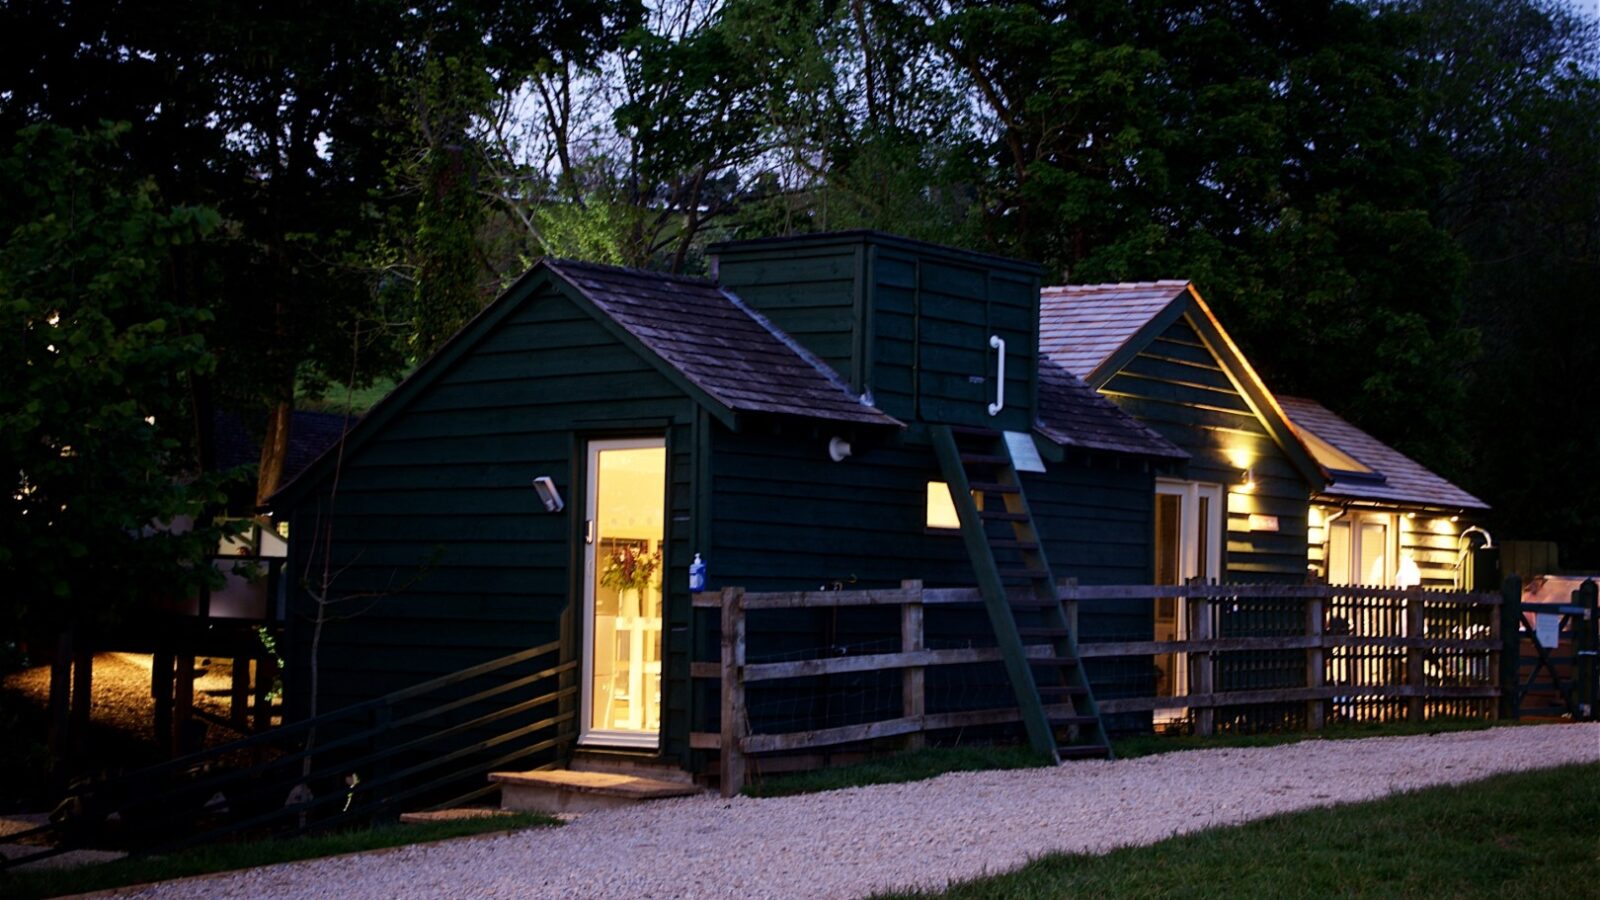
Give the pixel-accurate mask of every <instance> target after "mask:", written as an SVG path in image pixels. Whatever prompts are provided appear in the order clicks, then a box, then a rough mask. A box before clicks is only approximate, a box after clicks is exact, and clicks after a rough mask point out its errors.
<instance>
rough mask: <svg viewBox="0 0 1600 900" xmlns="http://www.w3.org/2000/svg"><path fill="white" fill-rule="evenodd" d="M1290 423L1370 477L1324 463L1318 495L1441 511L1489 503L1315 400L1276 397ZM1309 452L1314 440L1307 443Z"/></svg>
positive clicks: (1477, 507) (1486, 505) (1485, 506)
mask: <svg viewBox="0 0 1600 900" xmlns="http://www.w3.org/2000/svg"><path fill="white" fill-rule="evenodd" d="M1278 403H1279V404H1280V405H1281V406H1282V407H1283V411H1284V412H1285V413H1287V414H1288V416H1289V421H1290V422H1292V423H1294V426H1295V427H1296V428H1298V429H1300V430H1301V431H1305V432H1310V434H1311V435H1312V436H1313V437H1314V438H1315V439H1316V440H1320V441H1323V442H1325V443H1327V444H1331V445H1332V446H1333V448H1334V449H1335V450H1336V451H1338V452H1339V453H1341V454H1344V455H1345V456H1347V457H1349V458H1350V459H1352V460H1354V461H1355V462H1356V463H1358V464H1359V465H1361V466H1364V467H1365V468H1366V469H1368V470H1370V472H1341V471H1339V469H1338V468H1337V465H1338V464H1337V463H1334V464H1329V463H1328V462H1326V461H1324V460H1319V462H1323V469H1324V470H1325V471H1326V472H1327V473H1328V478H1329V480H1328V482H1327V485H1326V486H1325V487H1324V488H1323V489H1322V490H1321V491H1319V493H1320V494H1322V495H1324V496H1328V497H1332V498H1340V499H1352V500H1390V501H1394V502H1396V503H1412V504H1418V505H1421V506H1429V507H1441V508H1445V509H1455V508H1459V509H1488V508H1489V504H1487V503H1484V502H1483V501H1482V500H1479V499H1478V498H1477V497H1474V496H1472V495H1471V494H1469V493H1467V492H1466V491H1464V490H1462V489H1461V488H1458V487H1456V486H1455V485H1453V484H1451V483H1450V482H1449V481H1446V480H1445V479H1444V478H1442V477H1440V476H1438V475H1436V474H1434V473H1433V472H1431V471H1429V470H1428V469H1427V468H1426V467H1424V466H1423V465H1422V464H1421V463H1419V462H1417V461H1415V460H1413V459H1411V458H1410V457H1408V456H1406V455H1405V454H1403V453H1401V452H1400V451H1398V450H1396V449H1394V448H1393V447H1390V446H1389V445H1388V444H1385V443H1383V442H1382V441H1380V440H1378V439H1377V438H1375V437H1373V436H1372V435H1370V434H1368V433H1366V432H1365V431H1362V430H1361V429H1359V428H1357V427H1356V426H1354V425H1352V424H1350V423H1349V422H1347V421H1345V420H1344V419H1342V418H1340V417H1339V416H1338V415H1335V414H1334V413H1333V412H1332V411H1331V410H1329V409H1328V408H1327V407H1326V406H1323V405H1322V404H1320V403H1318V402H1317V401H1315V400H1307V399H1304V398H1301V397H1285V396H1282V395H1279V397H1278ZM1311 443H1312V447H1313V452H1315V450H1316V444H1315V441H1313V442H1311Z"/></svg>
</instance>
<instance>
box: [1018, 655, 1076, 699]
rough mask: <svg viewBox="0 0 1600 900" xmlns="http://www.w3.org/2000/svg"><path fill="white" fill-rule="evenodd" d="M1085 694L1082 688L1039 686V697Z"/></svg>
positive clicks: (1055, 685)
mask: <svg viewBox="0 0 1600 900" xmlns="http://www.w3.org/2000/svg"><path fill="white" fill-rule="evenodd" d="M1030 661H1031V660H1030ZM1087 693H1088V691H1085V690H1084V689H1083V688H1081V687H1076V686H1074V685H1070V684H1049V685H1040V686H1039V696H1040V697H1081V696H1083V695H1084V694H1087Z"/></svg>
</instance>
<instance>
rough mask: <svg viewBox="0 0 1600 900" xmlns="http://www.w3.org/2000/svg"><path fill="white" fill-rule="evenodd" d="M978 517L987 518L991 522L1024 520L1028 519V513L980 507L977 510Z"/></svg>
mask: <svg viewBox="0 0 1600 900" xmlns="http://www.w3.org/2000/svg"><path fill="white" fill-rule="evenodd" d="M978 518H980V519H988V520H989V521H991V522H1026V521H1028V514H1027V513H1014V512H1006V511H1005V510H1001V509H980V510H978Z"/></svg>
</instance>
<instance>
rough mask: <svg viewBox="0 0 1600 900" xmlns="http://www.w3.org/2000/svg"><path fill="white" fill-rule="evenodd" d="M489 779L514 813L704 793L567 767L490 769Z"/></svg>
mask: <svg viewBox="0 0 1600 900" xmlns="http://www.w3.org/2000/svg"><path fill="white" fill-rule="evenodd" d="M489 780H490V781H492V782H496V783H498V784H499V785H500V808H501V809H509V810H515V811H517V812H542V813H552V814H554V813H579V812H593V811H595V810H601V809H617V808H619V807H624V806H631V805H633V804H635V803H642V802H644V801H647V800H664V799H667V798H669V797H692V796H694V795H696V794H700V793H704V791H703V790H702V789H701V788H698V787H695V786H694V785H689V784H682V783H679V782H671V781H661V780H659V779H655V778H643V777H640V776H637V775H622V774H617V773H613V772H574V771H572V770H570V769H551V770H544V771H535V772H494V773H491V774H490V775H489Z"/></svg>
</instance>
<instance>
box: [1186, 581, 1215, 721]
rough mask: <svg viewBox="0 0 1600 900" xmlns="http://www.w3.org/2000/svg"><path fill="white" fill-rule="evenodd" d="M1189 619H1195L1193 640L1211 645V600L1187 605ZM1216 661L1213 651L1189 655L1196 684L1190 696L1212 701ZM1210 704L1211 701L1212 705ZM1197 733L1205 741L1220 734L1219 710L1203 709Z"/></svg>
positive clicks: (1195, 600) (1198, 599)
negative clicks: (1218, 730) (1203, 697)
mask: <svg viewBox="0 0 1600 900" xmlns="http://www.w3.org/2000/svg"><path fill="white" fill-rule="evenodd" d="M1185 605H1186V606H1187V607H1188V610H1189V615H1190V616H1191V617H1192V618H1193V621H1194V625H1193V627H1191V628H1190V629H1189V640H1191V641H1209V640H1211V639H1212V638H1213V637H1214V635H1213V634H1212V630H1211V598H1210V597H1204V596H1202V597H1190V598H1189V602H1188V603H1187V604H1185ZM1214 660H1215V657H1214V656H1213V655H1212V653H1211V651H1209V650H1204V651H1200V652H1197V653H1191V654H1189V671H1190V672H1193V673H1194V683H1193V684H1191V685H1189V693H1191V694H1202V695H1204V696H1206V697H1210V696H1211V695H1212V694H1213V693H1215V692H1216V678H1215V672H1216V666H1215V665H1214ZM1208 702H1209V701H1208ZM1194 727H1195V732H1196V733H1197V734H1199V735H1200V736H1201V737H1210V736H1211V735H1213V734H1215V733H1216V730H1217V710H1216V707H1213V706H1206V707H1202V708H1201V709H1200V710H1199V711H1198V712H1197V713H1196V715H1195V723H1194Z"/></svg>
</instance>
